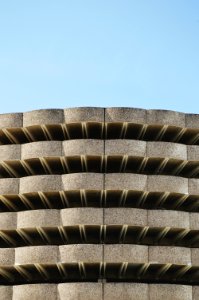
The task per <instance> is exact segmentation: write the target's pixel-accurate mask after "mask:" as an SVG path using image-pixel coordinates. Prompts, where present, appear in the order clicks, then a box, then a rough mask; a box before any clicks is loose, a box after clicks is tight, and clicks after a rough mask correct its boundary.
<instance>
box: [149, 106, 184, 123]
mask: <svg viewBox="0 0 199 300" xmlns="http://www.w3.org/2000/svg"><path fill="white" fill-rule="evenodd" d="M147 123H148V124H161V125H173V126H179V127H185V114H184V113H180V112H176V111H171V110H161V109H149V110H148V111H147Z"/></svg>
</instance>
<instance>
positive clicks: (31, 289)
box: [0, 108, 199, 300]
mask: <svg viewBox="0 0 199 300" xmlns="http://www.w3.org/2000/svg"><path fill="white" fill-rule="evenodd" d="M80 122H81V125H80V126H79V125H78V124H80ZM69 123H71V124H76V125H74V127H73V129H71V130H73V131H77V132H78V130H79V129H77V128H80V131H81V134H80V135H79V136H78V134H77V137H76V138H74V139H70V135H69V134H68V133H67V132H66V131H67V128H66V127H65V126H66V124H69ZM130 123H133V124H134V130H135V131H136V130H137V135H136V136H137V139H133V138H132V139H131V138H129V137H128V138H123V137H125V134H126V132H127V131H128V130H129V129H128V126H129V125H128V124H130ZM55 124H59V125H58V127H56V126H57V125H55ZM94 124H100V127H99V128H100V129H99V132H100V130H101V132H100V133H99V134H98V133H96V130H95V129H92V126H94ZM107 124H108V125H107ZM50 126H51V127H50ZM78 126H79V127H78ZM89 126H90V127H89ZM111 126H113V127H111ZM114 126H119V127H117V128H120V130H121V132H120V131H118V132H116V131H117V129H114V130H115V132H113V133H112V134H113V135H114V134H117V137H118V138H117V139H114V138H110V139H103V136H106V134H108V133H107V132H106V130H110V129H109V128H116V127H114ZM136 126H137V127H136ZM49 128H51V129H49ZM57 128H58V129H57ZM93 128H95V127H93ZM103 128H105V129H104V131H103ZM50 130H52V132H51V131H50ZM88 130H91V131H90V132H92V134H91V135H93V136H92V137H91V138H90V137H89V138H88V132H87V131H88ZM92 130H93V131H92ZM118 130H119V129H118ZM131 130H132V129H131ZM59 131H60V132H61V133H60V136H57V137H56V136H54V134H55V133H56V132H57V133H58V132H59ZM53 132H54V133H53ZM149 132H151V138H150V137H149V136H147V134H149ZM153 132H157V133H156V134H153ZM109 133H110V132H109ZM89 134H90V133H89ZM132 134H133V131H132ZM198 134H199V115H194V114H184V113H179V112H174V111H166V110H144V109H133V108H106V109H104V108H70V109H64V110H63V109H55V110H52V109H46V110H35V111H31V112H26V113H16V114H3V115H0V162H1V163H2V162H3V164H4V162H5V161H10V162H12V165H14V164H15V162H13V160H21V163H22V164H24V160H26V159H34V158H38V157H40V158H42V157H46V158H52V157H60V156H80V155H93V156H103V155H106V156H109V157H112V156H117V155H124V156H127V155H129V156H133V157H137V158H136V159H139V157H142V158H147V157H152V158H153V159H154V161H155V159H156V158H166V159H173V161H174V160H175V161H176V160H179V161H185V162H186V161H187V160H188V161H196V162H195V164H196V165H197V163H198V161H199V143H198V140H199V138H198ZM53 136H54V137H53ZM96 136H97V137H96ZM64 137H65V138H64ZM119 137H122V138H121V139H120V138H119ZM144 161H145V160H144ZM144 161H143V164H144ZM135 163H136V160H135ZM3 164H2V165H3ZM82 164H84V162H82ZM93 164H95V161H94V162H93ZM25 166H26V165H25ZM7 167H8V168H9V166H7ZM26 167H27V166H26ZM65 167H66V166H65ZM85 169H86V168H85ZM8 171H9V169H8ZM190 172H191V170H190ZM30 173H31V172H30ZM138 173H141V172H139V171H138ZM2 174H4V173H3V169H2V168H1V167H0V195H1V197H3V196H2V195H4V196H5V198H3V199H4V200H3V201H4V202H0V239H1V241H0V281H1V280H2V283H1V285H0V298H1V299H5V300H7V299H12V300H22V299H23V300H25V299H27V300H29V299H35V300H36V299H48V300H51V299H53V300H54V299H57V300H58V299H59V300H62V299H68V300H70V299H71V300H76V299H77V300H85V299H88V300H89V299H92V300H93V299H96V300H97V299H99V300H112V299H115V300H117V299H121V300H133V299H136V300H137V299H138V300H139V299H142V300H145V299H146V300H153V299H157V300H158V299H161V300H162V299H168V300H196V299H199V286H197V285H196V286H192V283H191V282H185V283H187V285H182V284H169V283H167V284H162V283H158V284H152V283H148V282H145V283H135V282H134V283H129V282H123V283H121V282H120V283H118V282H104V281H101V279H100V278H99V281H98V282H67V279H66V278H65V277H64V278H65V279H64V281H66V282H58V283H57V282H56V283H55V282H54V283H48V282H47V283H45V284H43V283H37V284H21V285H18V284H15V282H9V285H8V286H7V285H6V284H4V283H3V280H4V279H5V278H12V277H9V276H10V273H9V272H10V271H9V270H10V269H9V268H10V267H8V266H16V269H17V268H18V269H17V270H20V272H21V273H20V274H23V275H24V278H26V276H28V275H27V273H26V271H22V270H23V267H21V265H25V266H26V265H28V264H36V266H37V267H38V268H39V270H40V273H41V276H43V277H42V278H44V277H45V276H47V275H46V274H45V273H44V271H43V269H42V265H38V264H57V268H58V269H59V270H61V271H60V272H63V273H64V271H63V269H62V267H61V265H60V263H80V266H81V267H80V269H81V272H82V273H84V272H85V270H84V267H82V265H81V262H85V263H93V264H94V263H96V262H106V263H121V262H123V263H134V264H139V263H149V262H150V263H154V264H158V263H159V264H169V263H170V264H179V265H185V266H191V265H193V266H199V259H198V257H199V248H190V247H182V246H179V245H175V246H173V245H167V246H158V245H154V246H149V245H147V244H146V245H139V244H138V243H139V242H138V243H137V244H136V243H135V244H130V243H129V244H122V243H120V244H105V245H103V244H100V243H98V244H96V243H95V244H89V243H88V241H87V235H86V232H85V227H83V226H82V225H92V226H93V227H92V228H95V226H96V225H108V226H112V227H111V228H114V226H117V225H133V226H141V227H142V231H141V233H140V236H144V235H145V233H146V229H147V228H148V227H155V228H159V227H161V228H162V227H165V228H166V229H165V231H162V232H163V233H164V232H166V230H167V228H168V227H171V228H173V229H174V231H175V230H176V232H177V230H178V229H179V228H184V229H185V230H184V232H183V234H182V233H181V236H178V240H179V239H180V238H182V239H183V236H184V235H185V234H187V232H188V230H189V229H194V230H199V215H198V212H199V208H198V209H197V203H196V204H195V206H194V207H195V208H194V209H195V210H194V211H191V209H190V212H187V211H183V210H180V209H179V203H178V202H177V200H176V199H177V198H175V197H174V198H173V199H172V198H171V200H170V201H173V202H174V205H173V207H174V208H175V209H173V210H167V209H166V208H165V207H164V209H150V210H147V209H145V208H144V207H143V203H144V201H145V196H146V194H147V192H161V193H162V199H161V198H160V206H161V201H164V197H165V195H167V194H168V193H174V194H175V193H181V194H182V195H181V202H182V201H183V197H184V199H185V198H186V195H195V196H198V197H199V178H198V177H199V176H198V174H197V172H195V173H194V176H193V178H188V177H189V176H188V175H187V176H184V177H181V176H178V174H177V175H175V176H173V175H172V170H170V175H160V172H159V173H158V172H157V174H155V175H154V174H152V173H151V174H150V172H149V174H148V175H146V174H134V173H111V172H110V173H107V174H103V173H100V172H98V173H97V172H96V173H95V172H81V173H71V174H64V172H63V174H60V175H58V174H49V175H39V169H37V168H36V173H35V174H34V175H31V174H29V175H30V176H26V177H21V178H4V176H3V175H2ZM187 174H188V173H187ZM185 175H186V174H185ZM64 190H65V191H72V190H75V191H78V190H81V194H80V195H81V197H82V199H81V201H82V203H84V205H85V207H69V208H62V209H52V208H50V207H48V205H46V207H43V208H42V209H38V210H35V209H31V205H30V204H31V201H37V198H36V197H30V200H27V198H26V193H34V192H37V193H39V195H41V192H55V191H64ZM84 190H89V191H92V190H95V191H106V190H112V191H115V190H123V192H124V194H125V193H126V192H127V191H128V190H133V191H144V192H145V193H143V198H140V200H139V201H138V203H139V205H138V207H136V208H132V207H131V208H127V207H107V208H102V207H100V205H99V207H87V202H86V199H85V198H84V193H83V191H84ZM174 194H173V195H174ZM6 195H9V196H10V197H11V198H10V199H13V206H12V205H11V206H9V205H8V206H7V208H5V206H3V203H6V201H7V200H6ZM16 195H18V196H20V197H21V198H20V199H21V201H22V202H23V203H24V207H25V208H23V210H20V209H18V208H16V209H14V208H13V207H15V206H14V203H15V200H14V199H15V196H16ZM60 195H62V196H63V193H61V194H60ZM62 196H60V197H61V201H66V202H67V199H66V198H64V197H62ZM12 197H13V198H12ZM42 197H43V203H48V199H45V195H44V194H42ZM28 199H29V198H28ZM194 199H195V198H194ZM124 200H125V199H124ZM74 201H75V199H74ZM100 201H101V200H100ZM151 201H152V200H151ZM27 202H28V204H27ZM102 204H103V202H102ZM44 206H45V205H44ZM10 207H11V208H10ZM9 208H10V211H9ZM159 208H161V207H159ZM24 209H25V210H24ZM76 225H80V236H81V241H82V244H77V243H75V242H74V243H73V244H68V245H67V244H66V243H65V242H64V241H66V240H67V236H66V235H65V234H66V232H64V230H63V229H62V226H68V228H70V226H73V227H74V228H75V226H76ZM49 227H56V228H58V230H59V232H60V235H61V236H62V243H61V244H60V245H55V244H53V245H51V242H49V240H48V235H47V234H46V231H45V230H43V229H42V228H44V229H46V230H50V229H49ZM31 228H33V229H36V230H37V231H38V232H39V233H40V238H42V243H43V244H42V245H38V246H36V245H34V243H33V242H32V240H30V239H29V236H28V234H27V235H26V232H28V230H29V231H31V230H32V229H31ZM92 228H91V229H92ZM97 228H98V227H97ZM13 229H14V230H16V232H17V233H18V235H19V236H20V237H21V239H22V240H24V241H28V242H27V244H28V246H23V247H16V248H14V246H13V245H14V241H15V239H16V237H15V235H13V231H9V230H13ZM7 230H8V231H7ZM186 230H187V231H186ZM93 232H94V231H93ZM93 232H91V233H90V234H91V235H92V234H94V233H93ZM72 234H75V231H74V232H73V233H72ZM100 234H102V231H101V233H99V235H100ZM125 234H126V233H125V226H124V227H123V231H122V233H121V235H122V236H125ZM64 235H65V236H64ZM197 235H198V233H197V232H196V234H195V236H193V237H192V239H193V240H194V239H195V240H197ZM33 238H34V237H33ZM159 238H160V239H161V238H163V236H160V237H159ZM35 239H36V237H35ZM3 241H6V243H7V248H4V247H5V246H3ZM138 241H139V239H138ZM31 243H32V244H31ZM1 245H2V246H1ZM124 265H125V264H124ZM1 266H2V269H1ZM3 267H8V268H7V269H6V270H7V271H6V272H5V269H3ZM187 268H188V267H187ZM3 270H4V271H3ZM23 272H25V273H23ZM49 272H50V271H49ZM101 272H102V271H101ZM143 272H144V269H143ZM151 276H153V274H152V275H151ZM22 277H23V276H22ZM2 278H3V279H2ZM137 279H138V281H139V276H138V278H137ZM5 280H7V279H5ZM168 282H169V277H168Z"/></svg>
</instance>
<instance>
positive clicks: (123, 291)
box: [104, 283, 166, 300]
mask: <svg viewBox="0 0 199 300" xmlns="http://www.w3.org/2000/svg"><path fill="white" fill-rule="evenodd" d="M112 299H114V300H149V298H148V284H145V283H106V284H105V285H104V300H112ZM155 299H156V298H151V300H155ZM162 300H163V299H162ZM165 300H166V298H165Z"/></svg>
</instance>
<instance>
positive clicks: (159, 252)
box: [149, 246, 191, 265]
mask: <svg viewBox="0 0 199 300" xmlns="http://www.w3.org/2000/svg"><path fill="white" fill-rule="evenodd" d="M149 262H151V263H161V264H167V263H171V264H181V265H183V264H184V265H188V264H191V249H190V248H185V247H172V246H168V247H167V246H161V247H159V246H149Z"/></svg>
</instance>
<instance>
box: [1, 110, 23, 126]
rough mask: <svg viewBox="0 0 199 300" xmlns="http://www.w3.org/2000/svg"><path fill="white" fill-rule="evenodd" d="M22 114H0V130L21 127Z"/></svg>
mask: <svg viewBox="0 0 199 300" xmlns="http://www.w3.org/2000/svg"><path fill="white" fill-rule="evenodd" d="M22 126H23V114H22V113H14V114H0V128H11V127H22Z"/></svg>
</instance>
